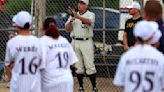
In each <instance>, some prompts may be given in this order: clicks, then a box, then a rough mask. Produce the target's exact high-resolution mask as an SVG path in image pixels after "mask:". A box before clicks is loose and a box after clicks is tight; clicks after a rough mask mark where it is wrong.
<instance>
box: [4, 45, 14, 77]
mask: <svg viewBox="0 0 164 92" xmlns="http://www.w3.org/2000/svg"><path fill="white" fill-rule="evenodd" d="M13 67H14V62H13V61H12V59H11V55H10V50H9V46H8V43H7V47H6V56H5V70H6V75H7V76H8V78H9V80H10V79H11V71H12V69H13Z"/></svg>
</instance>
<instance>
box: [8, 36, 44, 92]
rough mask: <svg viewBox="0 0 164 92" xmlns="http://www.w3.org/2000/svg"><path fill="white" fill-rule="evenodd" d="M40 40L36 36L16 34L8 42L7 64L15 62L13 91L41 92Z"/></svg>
mask: <svg viewBox="0 0 164 92" xmlns="http://www.w3.org/2000/svg"><path fill="white" fill-rule="evenodd" d="M40 45H41V44H40V41H39V39H38V38H36V37H34V36H31V35H30V36H21V35H18V36H15V37H14V38H12V39H11V40H9V41H8V42H7V48H6V57H5V66H8V65H9V64H11V63H12V62H14V67H13V69H12V78H11V85H10V91H11V92H41V83H40V68H44V63H43V62H42V61H41V58H42V56H41V55H42V54H41V53H42V52H41V48H40Z"/></svg>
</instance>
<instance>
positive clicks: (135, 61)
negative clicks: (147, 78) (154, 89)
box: [126, 58, 158, 66]
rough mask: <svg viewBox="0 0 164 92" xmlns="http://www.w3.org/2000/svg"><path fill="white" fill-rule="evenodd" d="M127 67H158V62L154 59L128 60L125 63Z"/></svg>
mask: <svg viewBox="0 0 164 92" xmlns="http://www.w3.org/2000/svg"><path fill="white" fill-rule="evenodd" d="M126 64H127V65H133V64H135V65H136V64H139V65H140V64H146V65H148V64H149V65H154V66H158V61H157V60H155V59H151V58H135V59H129V60H127V62H126Z"/></svg>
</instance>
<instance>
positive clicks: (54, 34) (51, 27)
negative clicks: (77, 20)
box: [45, 23, 59, 39]
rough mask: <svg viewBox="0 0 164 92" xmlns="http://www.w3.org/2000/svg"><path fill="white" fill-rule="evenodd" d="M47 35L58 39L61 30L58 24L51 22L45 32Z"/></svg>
mask: <svg viewBox="0 0 164 92" xmlns="http://www.w3.org/2000/svg"><path fill="white" fill-rule="evenodd" d="M45 35H47V36H50V37H52V38H54V39H57V38H58V37H59V31H58V28H57V26H56V25H55V24H54V23H50V24H49V28H48V29H47V30H46V32H45Z"/></svg>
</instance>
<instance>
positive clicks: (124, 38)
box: [123, 32, 129, 51]
mask: <svg viewBox="0 0 164 92" xmlns="http://www.w3.org/2000/svg"><path fill="white" fill-rule="evenodd" d="M123 44H124V50H126V51H127V50H128V49H129V46H128V40H127V33H126V32H124V34H123Z"/></svg>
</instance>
